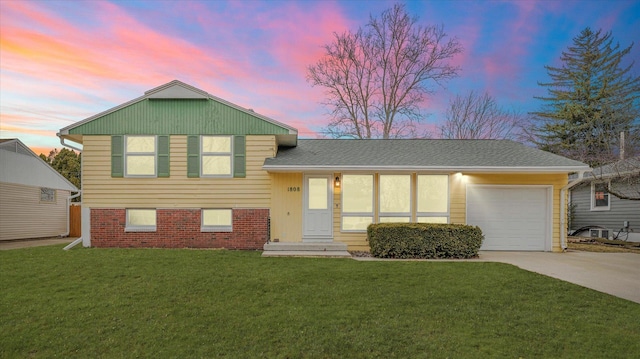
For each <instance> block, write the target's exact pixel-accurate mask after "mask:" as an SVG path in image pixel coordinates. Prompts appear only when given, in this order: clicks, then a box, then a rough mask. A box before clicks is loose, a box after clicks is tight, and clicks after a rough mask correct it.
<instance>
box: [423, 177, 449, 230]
mask: <svg viewBox="0 0 640 359" xmlns="http://www.w3.org/2000/svg"><path fill="white" fill-rule="evenodd" d="M420 176H446V177H447V211H446V212H418V207H419V206H420V200H419V198H418V193H419V192H420V191H419V188H418V184H419V181H418V177H420ZM415 178H416V183H415V188H416V194H415V199H416V222H417V223H421V222H420V221H419V220H418V218H427V217H445V218H447V223H450V222H451V215H450V213H451V178H450V176H449V175H448V174H444V173H417V174H416V176H415ZM422 223H424V222H422Z"/></svg>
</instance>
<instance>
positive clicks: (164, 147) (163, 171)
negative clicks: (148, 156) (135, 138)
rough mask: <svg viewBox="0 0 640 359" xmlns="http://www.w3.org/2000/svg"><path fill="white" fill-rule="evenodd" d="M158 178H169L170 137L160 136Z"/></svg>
mask: <svg viewBox="0 0 640 359" xmlns="http://www.w3.org/2000/svg"><path fill="white" fill-rule="evenodd" d="M158 177H169V136H158Z"/></svg>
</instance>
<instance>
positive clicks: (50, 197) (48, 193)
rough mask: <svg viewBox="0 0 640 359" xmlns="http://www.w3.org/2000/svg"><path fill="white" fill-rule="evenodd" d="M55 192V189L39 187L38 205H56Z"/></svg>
mask: <svg viewBox="0 0 640 359" xmlns="http://www.w3.org/2000/svg"><path fill="white" fill-rule="evenodd" d="M52 192H53V194H52ZM57 192H58V191H56V189H55V188H48V187H40V203H56V199H57V197H58V193H57ZM43 194H44V195H45V198H44V199H43V197H42V195H43Z"/></svg>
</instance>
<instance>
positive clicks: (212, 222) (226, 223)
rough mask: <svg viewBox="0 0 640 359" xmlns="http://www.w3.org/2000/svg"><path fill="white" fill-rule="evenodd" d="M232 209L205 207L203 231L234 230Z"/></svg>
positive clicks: (203, 211)
mask: <svg viewBox="0 0 640 359" xmlns="http://www.w3.org/2000/svg"><path fill="white" fill-rule="evenodd" d="M232 214H233V211H232V210H231V209H203V210H202V227H201V229H200V230H201V231H202V232H233V215H232Z"/></svg>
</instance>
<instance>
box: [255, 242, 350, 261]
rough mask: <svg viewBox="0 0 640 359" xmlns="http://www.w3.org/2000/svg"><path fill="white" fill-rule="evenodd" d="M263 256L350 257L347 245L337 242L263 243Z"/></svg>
mask: <svg viewBox="0 0 640 359" xmlns="http://www.w3.org/2000/svg"><path fill="white" fill-rule="evenodd" d="M262 256H263V257H337V258H351V254H350V253H349V252H347V245H346V244H345V243H338V242H326V243H323V242H304V243H286V242H271V243H265V245H264V252H262Z"/></svg>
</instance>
